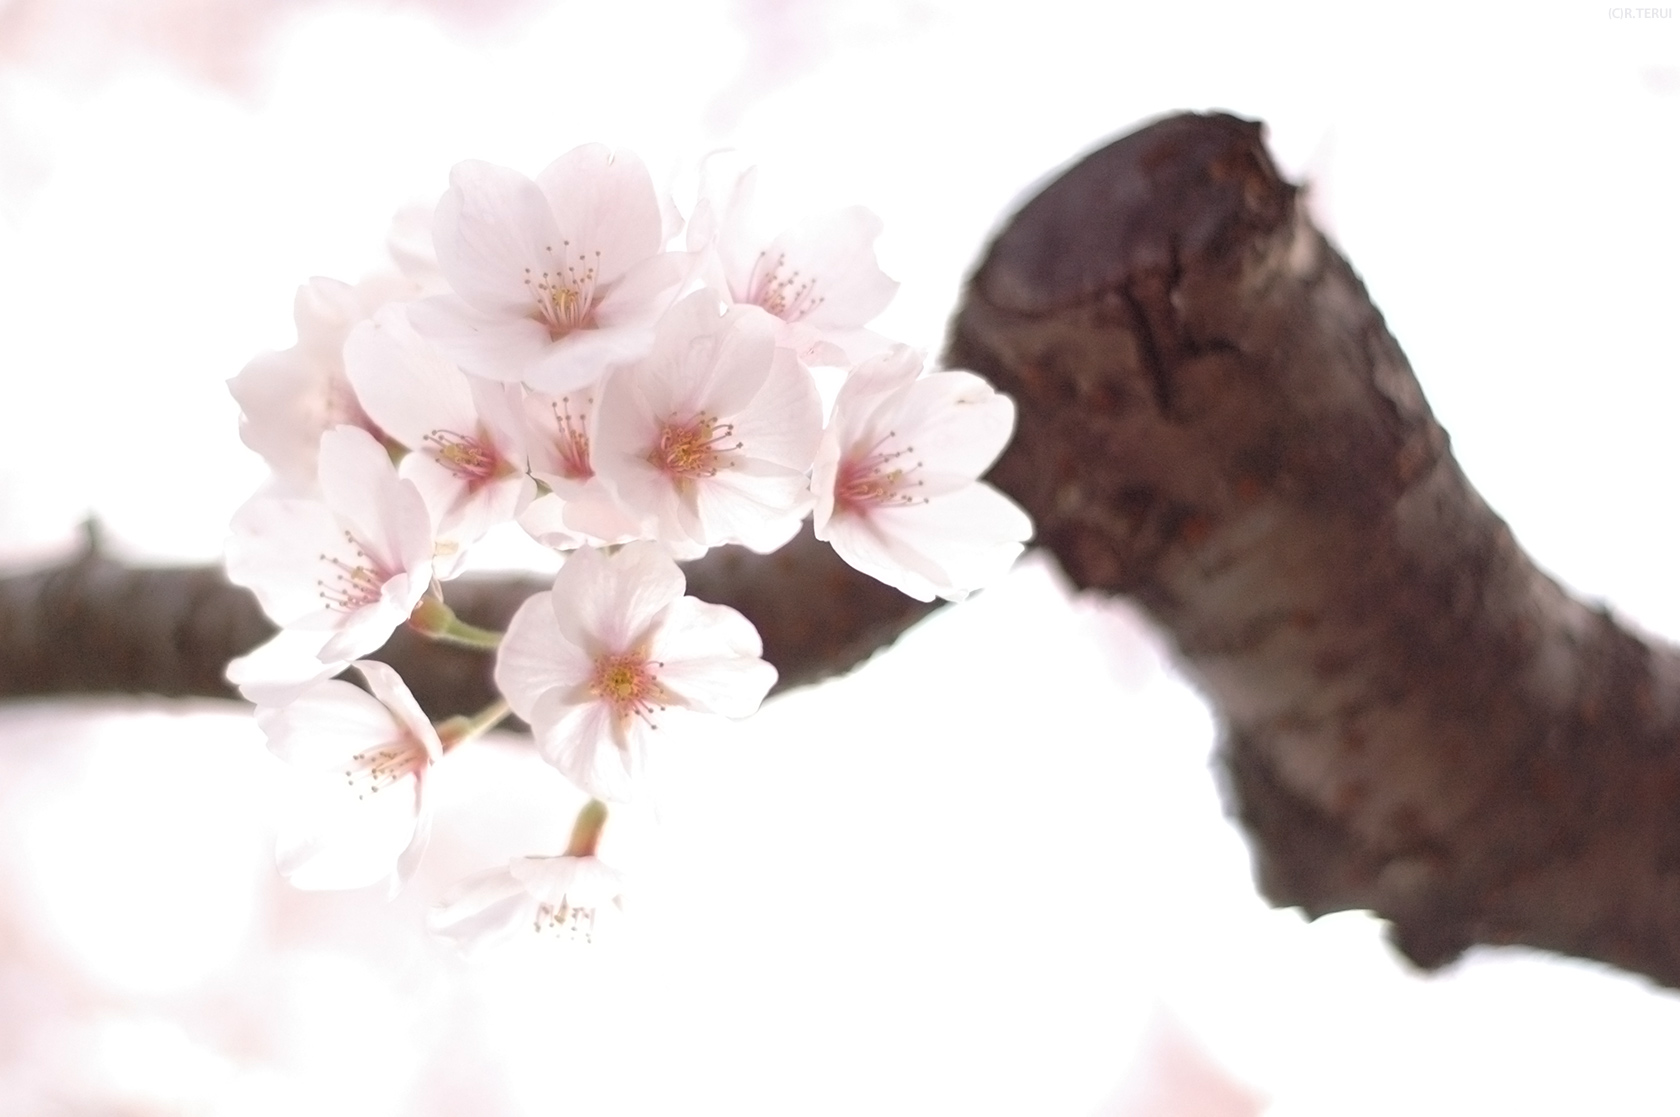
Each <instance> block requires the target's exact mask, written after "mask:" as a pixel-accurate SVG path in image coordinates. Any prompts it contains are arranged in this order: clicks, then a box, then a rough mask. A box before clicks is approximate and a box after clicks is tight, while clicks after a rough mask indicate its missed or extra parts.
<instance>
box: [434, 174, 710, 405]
mask: <svg viewBox="0 0 1680 1117" xmlns="http://www.w3.org/2000/svg"><path fill="white" fill-rule="evenodd" d="M449 182H450V185H449V190H448V191H447V192H446V193H445V194H444V196H443V199H442V200H441V201H440V202H439V203H438V207H437V212H436V215H435V218H434V223H433V231H432V237H433V243H434V246H435V248H436V251H437V261H438V267H439V269H440V270H441V271H442V273H443V277H444V278H445V279H446V280H447V281H448V283H449V285H450V287H451V288H452V289H453V294H449V295H440V296H437V297H434V298H430V299H424V300H421V301H420V302H417V303H414V304H413V305H412V306H411V308H410V314H411V316H412V318H413V320H414V324H415V326H416V328H418V329H419V330H420V332H421V333H423V334H425V335H426V336H427V337H429V338H431V339H432V340H434V341H436V342H437V343H438V344H439V345H441V346H442V347H443V348H444V350H445V351H446V352H447V353H448V354H449V355H450V356H451V357H453V358H454V359H455V360H456V361H457V362H458V363H459V364H460V365H461V367H462V368H464V369H465V370H466V371H468V372H470V373H473V374H475V375H478V376H485V377H489V378H491V379H494V380H504V381H515V380H523V381H525V382H526V383H528V384H530V385H531V386H532V387H534V388H538V389H540V390H543V391H551V392H564V391H569V390H571V389H574V388H578V387H581V386H583V385H586V384H589V383H590V382H592V381H594V380H596V379H598V378H599V377H600V376H601V374H602V372H603V371H604V370H605V369H606V368H607V367H608V366H610V365H612V364H614V363H618V362H622V361H625V360H630V359H633V358H635V357H637V356H640V355H641V353H643V352H644V351H645V350H646V348H647V345H648V342H649V340H650V337H651V327H652V326H653V323H654V321H655V320H656V319H657V318H658V317H659V315H660V314H661V313H662V312H663V311H664V310H665V308H666V307H668V306H669V305H670V302H671V299H672V297H673V296H674V295H675V293H676V288H677V286H678V285H679V284H680V283H681V282H682V280H683V278H684V272H685V264H684V261H683V258H681V257H679V256H676V255H671V254H667V253H665V252H663V251H662V249H663V246H664V242H665V231H664V224H663V213H662V210H661V206H660V203H659V198H658V196H657V195H656V194H655V192H654V188H653V180H652V178H651V177H650V176H649V175H648V172H647V168H646V167H645V166H643V165H642V162H641V160H639V159H637V158H636V157H635V156H634V155H631V154H629V153H628V152H618V153H616V154H615V153H613V152H611V151H609V150H608V149H607V148H606V147H603V146H602V145H600V144H588V145H585V146H583V147H579V148H576V149H574V150H572V151H570V152H567V153H566V154H565V155H562V156H561V157H560V158H559V159H557V160H555V161H554V162H553V163H552V164H550V165H549V166H548V168H547V169H545V170H544V171H543V172H542V173H541V174H540V175H538V176H537V180H536V181H535V182H533V181H532V180H530V179H528V178H526V177H525V176H524V175H522V174H520V173H518V172H517V171H512V170H509V169H507V168H505V167H498V166H494V165H492V164H490V163H481V162H466V163H461V164H458V165H457V166H456V167H455V169H454V171H452V172H451V174H450V178H449Z"/></svg>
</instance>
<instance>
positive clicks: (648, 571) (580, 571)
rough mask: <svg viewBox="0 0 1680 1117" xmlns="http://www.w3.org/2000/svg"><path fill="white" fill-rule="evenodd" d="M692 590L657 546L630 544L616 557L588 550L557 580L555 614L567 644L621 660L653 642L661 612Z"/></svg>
mask: <svg viewBox="0 0 1680 1117" xmlns="http://www.w3.org/2000/svg"><path fill="white" fill-rule="evenodd" d="M686 585H687V581H686V580H685V579H684V578H683V573H682V571H681V570H680V569H679V568H678V567H677V564H676V563H675V562H674V561H673V560H672V559H671V556H670V554H669V553H668V552H667V551H666V550H665V549H664V548H663V547H661V546H659V545H658V544H657V543H648V542H636V543H626V544H625V545H624V546H623V547H622V548H620V549H619V551H618V553H617V554H614V555H607V554H606V553H605V552H602V551H599V550H596V549H595V548H593V547H584V548H581V549H579V550H578V551H576V552H574V553H573V554H572V556H571V557H570V558H569V559H567V560H566V564H565V565H564V566H562V567H561V568H560V572H559V573H558V574H556V575H555V576H554V593H553V607H554V615H555V617H556V619H557V620H558V622H559V625H560V629H561V631H562V632H563V633H565V635H566V637H567V639H569V640H571V641H572V642H574V643H575V644H577V645H578V646H579V647H580V648H582V649H584V651H585V652H586V653H587V654H588V655H590V656H591V657H594V656H597V655H601V654H604V653H605V654H612V655H619V654H623V653H625V652H628V651H631V650H633V649H634V648H635V647H636V646H637V645H638V644H640V643H641V642H642V641H644V640H645V639H647V637H648V633H649V629H650V628H651V626H652V625H653V622H654V621H655V619H656V618H657V617H658V616H659V613H660V611H661V610H663V609H664V608H665V607H666V606H667V605H669V604H670V603H671V602H673V601H675V600H677V599H678V598H680V597H681V596H682V593H683V589H684V587H685V586H686Z"/></svg>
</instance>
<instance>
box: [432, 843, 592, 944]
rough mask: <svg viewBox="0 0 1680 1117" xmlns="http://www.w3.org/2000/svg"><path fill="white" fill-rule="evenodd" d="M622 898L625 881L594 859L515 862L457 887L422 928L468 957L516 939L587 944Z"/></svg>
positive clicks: (521, 859) (518, 859)
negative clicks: (520, 936) (522, 936)
mask: <svg viewBox="0 0 1680 1117" xmlns="http://www.w3.org/2000/svg"><path fill="white" fill-rule="evenodd" d="M623 892H624V875H623V874H622V873H620V872H619V871H618V870H617V869H614V868H613V867H612V866H611V865H608V864H607V863H606V862H604V861H602V860H601V859H600V858H598V857H594V856H583V857H578V856H573V855H571V854H563V855H561V856H558V857H516V858H514V859H513V860H512V861H510V862H509V863H508V866H507V868H505V869H492V870H489V871H488V872H484V873H480V874H478V875H477V876H473V877H468V878H467V879H466V880H464V881H462V882H461V883H460V884H459V885H457V886H456V887H455V888H454V889H453V890H451V891H450V892H449V893H447V894H446V895H445V896H444V898H443V902H442V903H441V904H439V906H438V907H437V908H436V909H434V910H433V912H432V914H431V916H430V918H429V919H428V921H427V923H428V926H429V927H430V928H431V931H432V933H433V934H436V935H441V936H443V937H444V938H447V939H450V940H452V941H453V942H454V943H456V945H458V946H460V947H461V948H462V949H463V950H468V951H474V950H478V949H481V948H483V947H485V946H488V945H490V944H492V943H495V942H497V941H499V940H502V939H506V938H508V937H510V936H514V935H518V934H520V933H525V934H529V935H533V936H536V937H540V938H553V939H559V940H562V941H565V942H577V943H592V942H594V941H595V935H596V932H597V930H598V929H599V928H600V927H601V926H602V924H603V923H604V921H605V919H606V918H607V917H609V916H612V915H616V914H617V913H618V911H619V910H620V902H621V898H622V895H623Z"/></svg>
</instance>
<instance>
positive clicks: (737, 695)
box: [651, 597, 776, 718]
mask: <svg viewBox="0 0 1680 1117" xmlns="http://www.w3.org/2000/svg"><path fill="white" fill-rule="evenodd" d="M763 650H764V648H763V643H762V642H761V640H760V639H759V635H758V630H757V629H756V628H754V627H753V625H752V622H751V621H749V620H747V618H746V617H744V616H742V615H741V614H740V613H738V612H736V611H735V610H734V609H731V608H729V607H727V606H724V605H713V604H710V603H709V602H705V601H699V600H696V599H695V598H692V597H685V598H682V599H681V600H679V601H676V602H673V603H672V605H671V608H670V610H669V612H668V613H667V615H666V622H665V625H664V627H663V628H662V629H661V630H660V634H659V637H658V639H657V641H656V642H655V644H654V648H653V651H652V653H651V654H652V656H653V657H654V658H656V659H657V660H658V661H659V664H660V667H659V682H660V685H661V686H663V687H665V688H666V689H667V690H669V691H670V692H671V693H672V694H673V695H674V696H676V697H677V698H679V699H681V702H682V705H683V706H685V707H686V708H688V709H691V710H695V711H697V712H699V713H708V714H722V715H723V716H725V717H732V718H743V717H747V716H749V715H750V714H752V713H754V712H755V711H756V710H757V709H758V707H759V705H760V703H762V702H763V701H764V696H765V695H766V694H767V693H769V691H770V688H771V687H772V686H774V685H775V682H776V669H775V668H774V667H772V666H771V665H770V664H769V663H766V662H765V661H764V660H762V659H760V658H759V656H760V655H761V654H762V652H763Z"/></svg>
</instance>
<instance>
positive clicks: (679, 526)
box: [594, 291, 822, 559]
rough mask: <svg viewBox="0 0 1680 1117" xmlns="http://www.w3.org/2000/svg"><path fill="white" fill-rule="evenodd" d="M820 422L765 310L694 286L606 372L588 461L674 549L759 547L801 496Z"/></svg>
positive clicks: (785, 524) (811, 389) (775, 537)
mask: <svg viewBox="0 0 1680 1117" xmlns="http://www.w3.org/2000/svg"><path fill="white" fill-rule="evenodd" d="M821 431H822V403H821V400H820V398H819V397H818V393H817V388H816V383H815V382H814V381H813V380H812V378H811V374H810V372H809V371H808V370H807V369H805V368H804V367H803V366H802V365H800V363H799V361H798V360H797V359H796V358H795V357H794V355H793V352H792V351H791V350H789V349H784V348H781V347H779V346H778V345H777V344H776V329H775V322H774V319H772V318H770V317H769V316H768V315H766V314H764V313H763V312H762V311H759V310H757V309H755V308H753V307H746V306H734V307H729V308H728V309H727V310H721V308H720V307H719V305H718V302H717V299H716V297H715V296H714V295H713V294H711V293H710V292H708V291H697V292H695V293H694V294H692V295H690V296H689V297H688V298H686V299H684V300H683V301H682V302H681V303H679V304H678V305H677V306H675V307H673V308H672V310H671V312H670V313H669V314H668V315H666V317H665V320H664V321H663V322H661V323H660V327H659V334H658V337H657V338H656V340H655V342H654V347H653V350H652V352H650V353H649V354H648V356H647V358H646V359H645V360H643V361H640V362H638V363H637V364H635V365H633V366H631V367H630V368H628V369H625V370H623V371H622V372H620V373H618V374H616V375H614V376H612V377H610V378H608V380H607V383H606V385H605V386H604V388H603V389H602V392H601V404H600V415H599V420H598V423H597V426H596V435H597V443H596V445H595V457H594V461H595V468H596V470H597V471H598V472H599V473H600V474H601V475H602V477H604V478H605V480H606V482H607V484H608V486H609V487H610V488H611V489H612V490H613V492H614V493H615V494H616V495H617V497H618V499H619V501H620V502H621V503H622V504H623V505H624V506H625V507H628V508H634V509H636V510H638V511H639V512H641V513H643V514H645V515H648V516H650V517H651V518H652V520H653V522H654V530H655V531H656V533H657V538H658V539H659V541H660V542H662V543H664V544H666V545H667V546H668V547H670V548H671V550H672V551H673V552H674V553H675V554H676V556H677V557H678V558H682V559H688V558H695V557H697V556H699V555H702V554H704V553H705V552H706V550H707V548H709V547H714V546H717V545H718V544H721V543H741V544H744V545H746V546H747V547H750V548H751V549H753V550H755V551H759V552H761V553H764V552H769V551H773V550H775V549H776V548H777V547H780V546H781V545H782V544H784V543H786V542H787V541H788V540H789V539H790V538H792V537H793V535H794V533H795V532H797V531H798V530H799V525H800V522H801V521H802V520H803V519H804V517H805V513H806V512H807V511H808V510H809V508H810V500H809V494H808V492H807V490H806V484H807V482H806V476H807V471H808V470H809V469H810V467H811V461H812V457H813V455H814V454H815V451H816V446H817V440H818V438H819V437H820V436H821Z"/></svg>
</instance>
